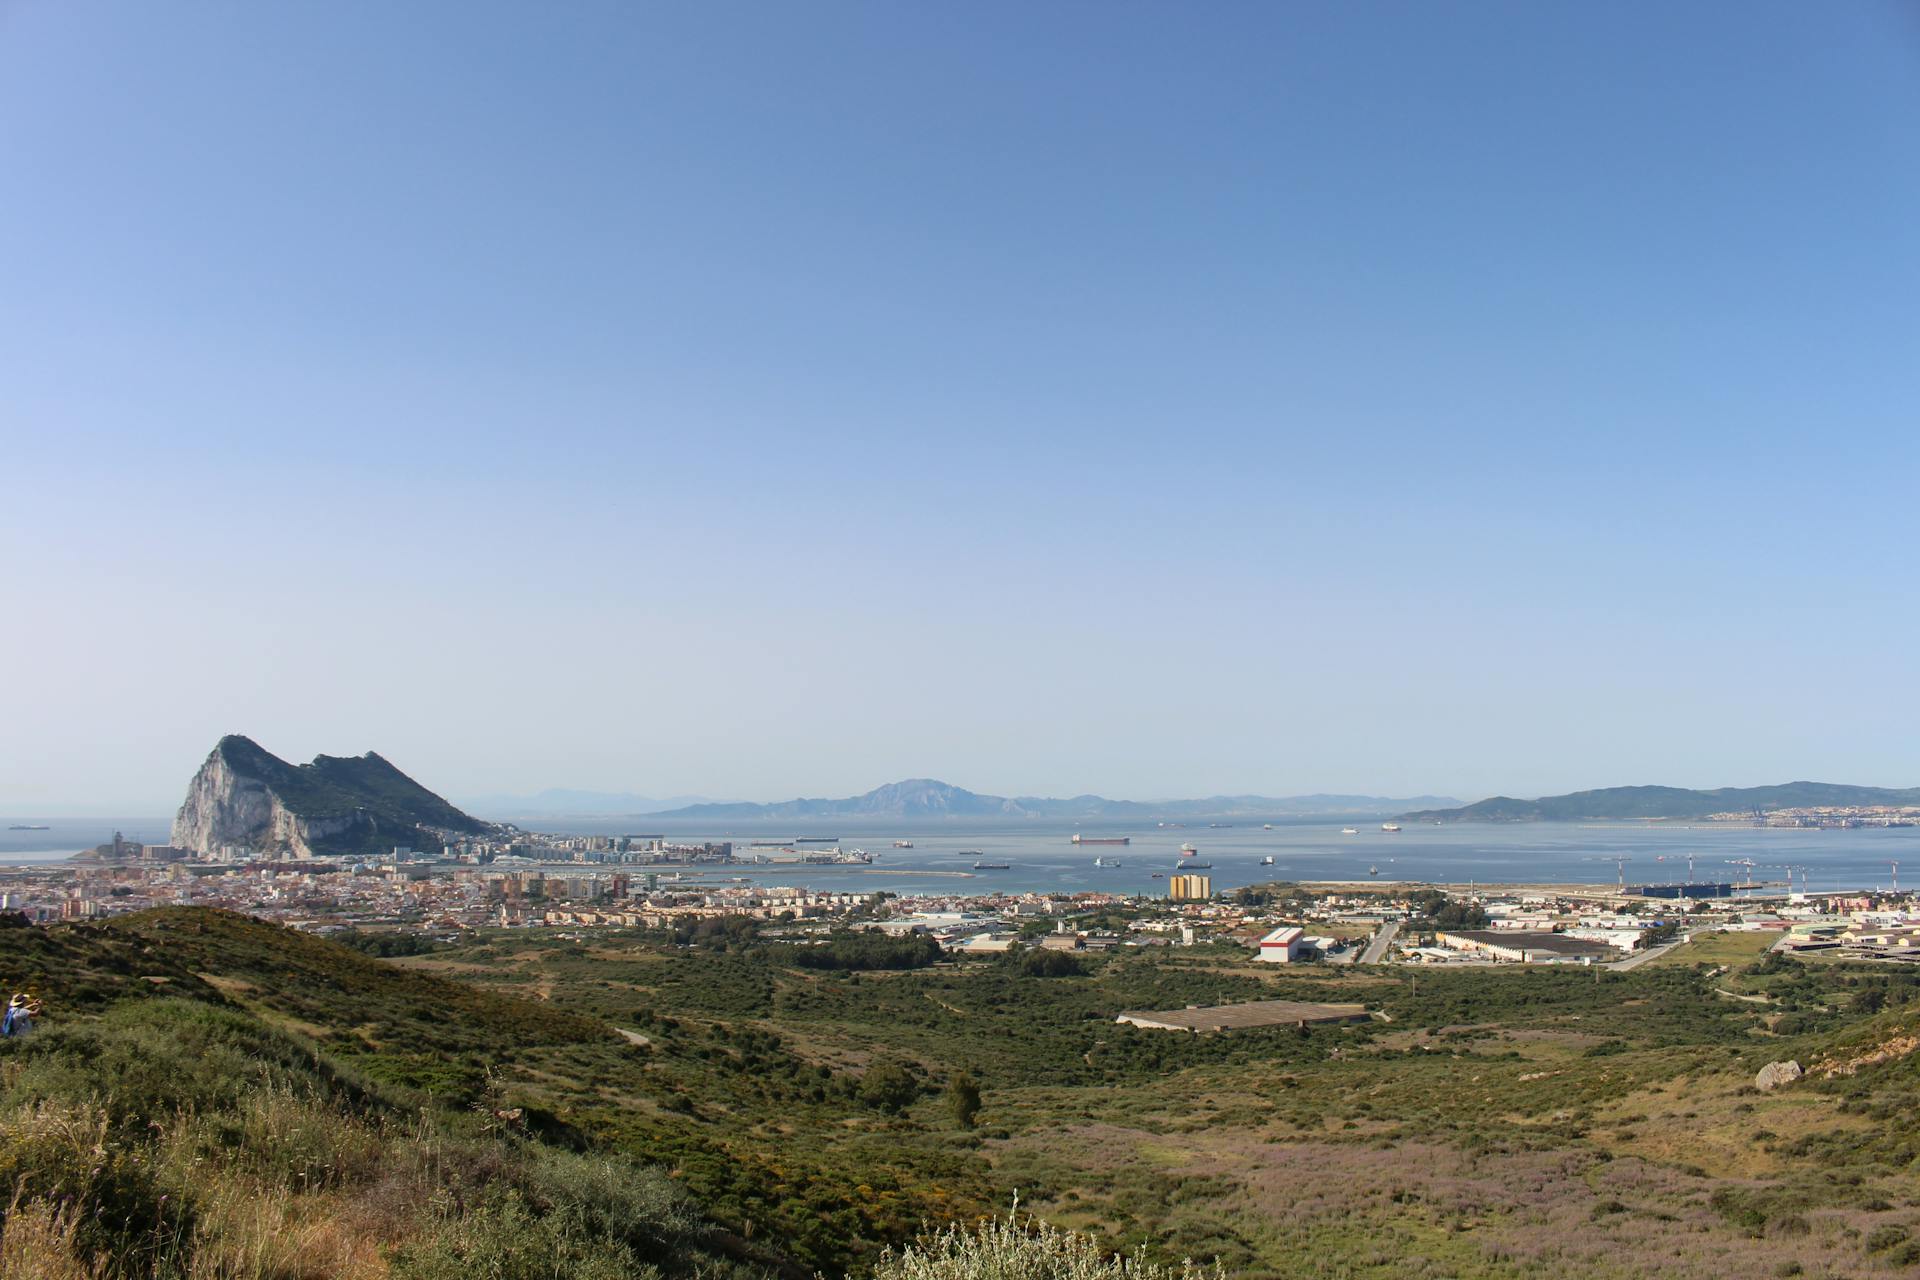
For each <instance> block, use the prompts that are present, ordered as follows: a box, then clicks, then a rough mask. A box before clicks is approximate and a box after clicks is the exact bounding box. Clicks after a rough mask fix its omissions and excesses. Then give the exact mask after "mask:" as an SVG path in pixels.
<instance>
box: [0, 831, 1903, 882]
mask: <svg viewBox="0 0 1920 1280" xmlns="http://www.w3.org/2000/svg"><path fill="white" fill-rule="evenodd" d="M14 823H35V824H45V825H47V826H49V827H51V828H52V830H49V831H5V830H0V865H16V866H17V865H33V864H44V863H58V862H63V861H65V860H66V859H67V858H68V857H69V856H70V855H72V854H73V853H76V852H78V851H80V850H83V849H90V848H92V847H93V846H94V845H97V844H101V843H103V842H105V841H108V840H111V839H112V838H113V833H114V831H115V830H116V829H117V830H119V831H120V832H121V833H122V834H123V835H125V836H126V837H127V838H128V839H129V840H138V841H141V842H143V843H151V842H164V841H165V840H166V838H167V832H168V820H167V819H165V818H152V817H147V818H140V817H130V818H86V819H62V818H57V817H56V818H34V817H9V818H4V819H0V826H8V825H12V824H14ZM523 825H528V826H533V825H535V824H531V823H527V824H523ZM1347 826H1351V827H1354V828H1356V829H1357V834H1355V835H1343V834H1342V832H1341V829H1342V828H1343V827H1347ZM538 829H540V830H543V831H547V832H551V833H555V834H562V833H564V834H572V835H614V834H649V835H653V834H664V835H666V836H668V837H669V838H671V839H673V840H676V841H700V840H732V841H733V842H734V844H735V849H736V852H739V853H743V854H744V853H746V852H748V850H747V849H746V844H747V842H748V841H749V840H765V839H771V838H775V837H780V836H826V835H838V836H840V838H841V839H840V846H841V847H842V848H843V849H852V848H860V849H865V850H866V851H867V852H869V853H871V854H873V855H874V861H873V864H872V865H871V866H853V867H839V866H831V867H817V866H801V865H792V864H789V865H780V866H769V867H756V868H739V867H730V868H726V869H725V870H724V872H713V873H707V874H704V875H703V876H702V879H705V880H720V881H725V880H729V879H734V878H739V879H744V880H748V881H752V882H755V883H760V884H769V885H792V886H797V887H803V888H808V889H815V890H844V891H854V892H872V891H877V890H888V891H891V892H893V893H900V894H921V893H927V894H969V893H986V892H991V891H993V890H996V889H998V890H1006V891H1009V892H1016V893H1024V892H1069V893H1072V892H1080V891H1084V890H1095V889H1100V890H1108V891H1111V892H1115V893H1123V894H1126V893H1159V892H1164V889H1165V883H1166V882H1165V879H1164V877H1165V875H1167V874H1169V873H1171V872H1173V871H1174V870H1176V869H1177V868H1176V865H1175V864H1176V863H1177V862H1179V861H1180V857H1179V849H1180V845H1181V844H1182V842H1190V843H1192V844H1193V845H1195V846H1196V847H1197V849H1198V853H1197V855H1196V857H1195V858H1194V859H1193V861H1197V862H1211V863H1212V864H1213V866H1212V868H1211V869H1209V870H1207V871H1206V874H1207V875H1210V876H1211V877H1213V883H1214V887H1215V888H1216V889H1234V888H1238V887H1239V886H1241V885H1247V884H1258V883H1262V882H1264V881H1268V880H1275V879H1281V880H1369V879H1372V880H1379V881H1392V880H1413V881H1421V882H1425V883H1431V884H1438V885H1465V884H1467V883H1468V882H1469V881H1474V882H1478V883H1482V884H1486V883H1549V884H1595V885H1602V884H1614V883H1617V882H1618V881H1619V879H1620V876H1621V872H1622V871H1623V870H1624V872H1625V878H1626V882H1627V883H1628V884H1644V883H1659V882H1663V881H1666V882H1670V881H1723V882H1727V883H1732V884H1736V885H1738V884H1743V883H1745V882H1746V880H1747V879H1748V878H1749V875H1751V878H1752V879H1753V880H1754V881H1755V882H1767V881H1771V882H1774V883H1776V884H1778V883H1780V882H1783V881H1785V880H1786V878H1787V875H1788V873H1787V871H1786V870H1785V868H1786V867H1787V866H1789V865H1790V866H1794V867H1796V868H1798V867H1804V868H1805V869H1806V874H1805V877H1804V878H1805V881H1806V885H1807V887H1808V888H1810V889H1812V890H1814V891H1815V892H1818V891H1821V890H1838V889H1875V888H1886V887H1890V885H1891V884H1892V882H1893V868H1892V863H1894V862H1896V861H1898V862H1899V863H1900V864H1901V865H1902V868H1903V870H1904V871H1905V873H1906V876H1907V880H1906V881H1904V883H1906V884H1907V885H1909V886H1910V887H1911V886H1913V885H1916V884H1920V828H1916V827H1896V828H1891V829H1882V828H1869V829H1861V830H1853V831H1802V830H1786V829H1771V828H1755V827H1745V826H1723V825H1720V824H1717V823H1703V824H1694V825H1677V824H1670V823H1658V824H1654V823H1629V822H1612V823H1588V824H1576V823H1522V824H1513V825H1480V824H1461V825H1450V826H1432V825H1426V826H1420V825H1415V824H1412V823H1408V824H1405V829H1404V830H1402V831H1400V832H1397V833H1393V832H1385V831H1382V830H1381V829H1380V820H1379V819H1378V818H1377V817H1376V818H1366V819H1360V818H1354V819H1347V820H1345V821H1342V820H1338V819H1334V820H1328V821H1289V822H1284V823H1283V822H1275V823H1274V824H1273V827H1272V828H1271V829H1265V828H1263V826H1262V825H1261V824H1260V823H1258V822H1254V823H1238V824H1235V825H1232V826H1227V827H1209V826H1207V825H1206V824H1204V823H1200V824H1190V825H1187V826H1184V827H1166V828H1161V827H1156V826H1153V825H1151V824H1147V825H1144V826H1107V825H1102V826H1093V825H1083V826H1080V827H1078V828H1075V827H1074V826H1072V825H1069V824H1057V825H1033V826H1017V827H1016V826H1009V825H1007V824H1003V823H968V822H965V821H951V822H931V823H929V822H922V823H917V824H916V823H913V822H903V823H898V824H892V825H884V826H882V825H875V824H872V823H862V824H859V825H857V826H856V825H854V824H844V825H821V824H818V823H814V824H810V825H795V826H789V827H784V828H778V829H774V828H764V827H763V828H759V829H747V828H733V829H706V828H691V827H685V826H678V825H676V826H673V827H663V826H660V825H655V824H650V823H649V822H648V821H647V819H646V818H644V817H640V818H618V819H602V818H583V819H576V820H573V821H570V822H569V821H562V820H558V819H552V820H548V821H546V822H544V823H540V824H538ZM1076 829H1077V830H1079V831H1081V832H1082V833H1083V834H1085V835H1087V836H1090V837H1091V836H1120V835H1126V836H1131V837H1132V840H1133V843H1132V844H1131V845H1127V846H1114V845H1096V846H1075V845H1074V844H1072V843H1071V842H1070V839H1069V837H1070V836H1071V835H1072V833H1073V832H1074V831H1075V830H1076ZM894 840H911V841H912V842H913V848H911V849H895V848H893V847H892V842H893V841H894ZM804 847H811V848H818V847H820V846H804ZM976 851H977V852H976ZM1269 856H1271V857H1272V858H1273V860H1274V862H1273V865H1272V866H1266V865H1263V864H1262V861H1261V860H1262V859H1263V858H1266V857H1269ZM1096 857H1098V858H1102V859H1104V860H1106V861H1109V862H1113V861H1117V862H1118V863H1119V864H1120V865H1119V866H1117V867H1096V866H1094V865H1093V862H1094V859H1095V858H1096ZM1620 858H1625V859H1627V860H1628V861H1627V862H1626V863H1625V865H1624V867H1622V866H1621V865H1620V864H1619V863H1618V862H1617V861H1616V860H1617V859H1620ZM1689 858H1691V859H1692V868H1691V871H1689V865H1688V859H1689ZM976 859H977V860H980V861H984V862H1005V863H1008V864H1010V865H1009V869H1008V870H1006V871H980V872H974V871H972V870H971V868H972V865H973V863H974V861H975V860H976ZM1749 859H1750V860H1751V861H1752V862H1753V863H1754V865H1753V867H1751V868H1748V867H1747V866H1745V865H1744V861H1745V860H1749ZM1155 872H1159V873H1161V877H1162V878H1160V879H1155V878H1154V874H1153V873H1155ZM1793 879H1794V884H1795V887H1796V888H1797V887H1799V884H1800V882H1801V879H1802V876H1801V874H1800V872H1798V871H1795V872H1794V873H1793Z"/></svg>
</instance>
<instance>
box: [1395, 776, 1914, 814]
mask: <svg viewBox="0 0 1920 1280" xmlns="http://www.w3.org/2000/svg"><path fill="white" fill-rule="evenodd" d="M1856 805H1920V787H1905V788H1896V787H1855V786H1848V785H1846V784H1844V783H1837V782H1783V783H1781V784H1779V785H1778V786H1772V787H1717V788H1715V789H1713V790H1711V791H1690V790H1688V789H1686V788H1684V787H1602V788H1600V789H1599V790H1597V791H1575V792H1571V793H1569V794H1567V795H1564V796H1541V797H1540V798H1539V799H1538V800H1516V799H1514V798H1513V797H1512V796H1494V797H1492V798H1490V799H1487V800H1480V801H1477V802H1475V803H1473V804H1469V805H1462V806H1460V807H1458V808H1430V809H1422V810H1417V811H1414V812H1410V813H1403V814H1401V815H1400V817H1401V818H1402V819H1405V820H1407V821H1413V822H1577V821H1581V820H1583V819H1608V818H1704V817H1706V816H1707V815H1708V814H1712V813H1739V812H1744V811H1747V810H1751V809H1760V810H1768V809H1802V808H1819V807H1825V806H1856Z"/></svg>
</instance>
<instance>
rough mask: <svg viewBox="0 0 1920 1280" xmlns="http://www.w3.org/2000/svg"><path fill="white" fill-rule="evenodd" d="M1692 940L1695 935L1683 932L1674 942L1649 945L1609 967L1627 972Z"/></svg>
mask: <svg viewBox="0 0 1920 1280" xmlns="http://www.w3.org/2000/svg"><path fill="white" fill-rule="evenodd" d="M1691 941H1693V935H1692V934H1690V933H1683V934H1681V935H1680V936H1679V937H1677V938H1675V939H1674V940H1673V941H1672V942H1663V943H1661V944H1660V945H1659V946H1657V947H1648V948H1647V949H1646V950H1645V951H1636V952H1634V953H1633V954H1632V955H1630V956H1628V957H1627V958H1626V959H1625V960H1615V961H1614V962H1613V963H1612V964H1610V965H1608V966H1607V968H1609V969H1615V970H1618V971H1619V972H1621V973H1625V972H1626V971H1627V970H1629V969H1638V968H1639V967H1640V966H1641V965H1643V964H1645V963H1646V962H1647V961H1649V960H1652V959H1654V958H1655V957H1657V956H1663V955H1665V954H1667V952H1669V951H1671V950H1673V949H1674V948H1675V947H1682V946H1685V945H1686V944H1687V943H1689V942H1691Z"/></svg>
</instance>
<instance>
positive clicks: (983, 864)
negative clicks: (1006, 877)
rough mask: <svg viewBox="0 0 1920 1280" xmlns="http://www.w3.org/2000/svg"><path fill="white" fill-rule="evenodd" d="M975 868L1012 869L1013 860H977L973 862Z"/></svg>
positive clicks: (987, 869) (983, 869) (984, 869)
mask: <svg viewBox="0 0 1920 1280" xmlns="http://www.w3.org/2000/svg"><path fill="white" fill-rule="evenodd" d="M973 869H974V870H975V871H1011V870H1013V864H1012V863H1011V862H976V863H974V864H973Z"/></svg>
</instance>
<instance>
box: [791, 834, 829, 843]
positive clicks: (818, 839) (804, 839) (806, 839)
mask: <svg viewBox="0 0 1920 1280" xmlns="http://www.w3.org/2000/svg"><path fill="white" fill-rule="evenodd" d="M793 842H794V843H795V844H839V843H840V837H839V836H796V837H794V841H793Z"/></svg>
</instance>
